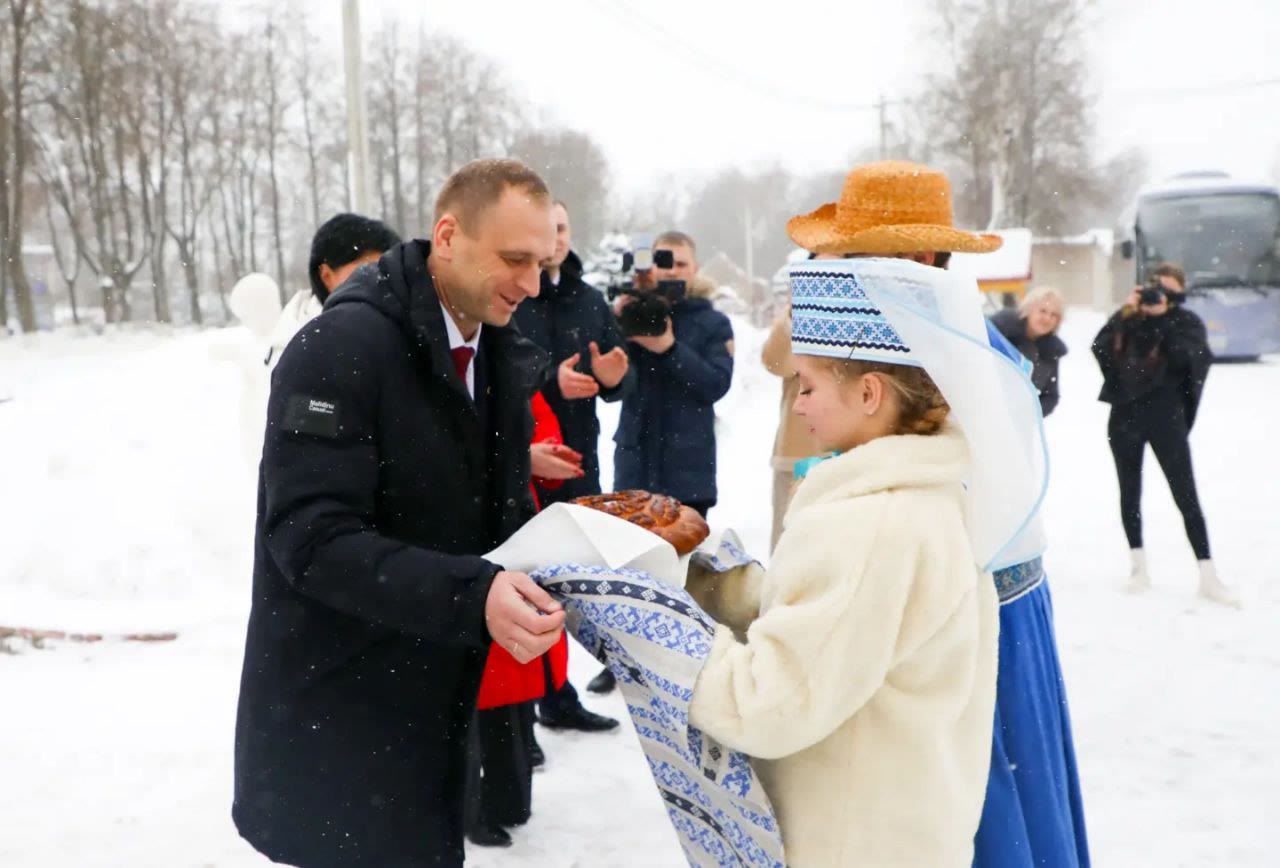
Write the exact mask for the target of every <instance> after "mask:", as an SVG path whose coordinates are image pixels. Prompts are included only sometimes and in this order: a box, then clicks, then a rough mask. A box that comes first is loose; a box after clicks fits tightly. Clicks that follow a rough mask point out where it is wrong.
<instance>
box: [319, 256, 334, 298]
mask: <svg viewBox="0 0 1280 868" xmlns="http://www.w3.org/2000/svg"><path fill="white" fill-rule="evenodd" d="M318 273H319V275H320V282H321V283H323V284H324V288H325V289H327V290H329V292H333V290H334V286H333V281H334V275H333V269H332V268H330V267H329V263H327V262H322V263H320V268H319V270H318Z"/></svg>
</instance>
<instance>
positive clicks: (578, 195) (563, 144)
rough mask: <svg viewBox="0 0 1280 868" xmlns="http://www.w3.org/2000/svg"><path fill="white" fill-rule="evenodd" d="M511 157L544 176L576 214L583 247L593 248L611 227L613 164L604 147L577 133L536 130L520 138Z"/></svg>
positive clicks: (514, 143) (513, 145)
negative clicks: (608, 221)
mask: <svg viewBox="0 0 1280 868" xmlns="http://www.w3.org/2000/svg"><path fill="white" fill-rule="evenodd" d="M511 154H512V156H514V157H516V158H517V159H520V160H522V161H524V162H525V163H526V164H527V165H529V166H530V167H532V168H533V169H535V170H536V171H537V172H538V173H539V174H541V175H542V178H543V180H545V181H546V182H547V184H548V185H549V186H550V187H551V191H552V193H553V194H554V195H555V196H556V197H557V198H559V199H561V200H563V201H564V203H565V205H566V206H567V207H568V209H569V212H570V214H572V217H573V225H574V234H575V235H576V236H577V237H578V239H579V244H581V245H582V246H583V248H584V249H588V248H590V247H593V246H594V245H595V244H596V242H597V241H599V240H600V237H601V236H602V235H603V234H604V232H605V230H606V228H607V227H606V226H605V207H606V204H607V198H608V195H609V161H608V159H607V158H606V157H605V155H604V150H603V149H602V148H601V147H600V145H599V144H598V143H597V142H596V141H595V140H594V139H592V138H591V137H590V136H588V135H587V134H586V133H580V132H577V131H576V130H569V129H534V130H527V131H525V132H523V133H521V134H520V135H518V136H516V139H515V141H514V142H513V144H512V147H511Z"/></svg>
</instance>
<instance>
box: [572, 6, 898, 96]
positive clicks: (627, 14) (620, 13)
mask: <svg viewBox="0 0 1280 868" xmlns="http://www.w3.org/2000/svg"><path fill="white" fill-rule="evenodd" d="M587 5H588V6H589V7H591V8H592V9H594V10H596V11H597V12H601V13H603V14H605V15H608V16H609V17H611V18H612V19H613V20H614V21H616V22H618V23H619V24H620V25H622V26H623V27H626V28H627V29H629V30H631V29H637V30H638V31H644V35H645V36H646V37H647V38H648V39H649V40H650V41H651V42H653V43H655V44H656V45H657V46H658V47H659V48H661V49H662V50H663V51H665V52H667V53H668V54H669V55H671V56H672V57H674V58H675V59H677V60H680V61H683V62H684V63H687V64H689V65H690V66H693V67H695V68H697V69H699V70H701V71H702V72H704V73H706V74H708V75H710V76H712V77H713V78H716V79H719V80H720V81H722V82H726V83H728V84H732V85H734V86H736V87H739V88H742V89H745V90H749V91H751V92H752V93H753V94H756V95H757V96H764V97H767V98H770V99H773V100H775V101H777V102H781V103H785V104H787V105H790V106H806V107H809V108H813V109H817V110H819V111H832V112H843V113H847V112H862V111H867V112H870V111H880V110H881V106H882V101H877V102H872V103H846V102H839V101H836V100H826V99H821V98H819V97H814V96H810V95H807V94H797V93H791V92H788V91H786V90H784V89H782V88H779V87H778V86H777V85H775V84H773V83H772V82H770V81H768V80H766V79H762V78H759V77H757V76H755V75H752V74H751V73H748V72H745V71H743V70H741V69H738V68H736V67H734V66H732V65H731V64H728V63H725V62H724V61H722V60H720V59H719V58H717V57H714V56H713V55H710V54H708V53H707V52H706V51H705V50H704V49H703V48H701V47H700V46H698V45H696V44H694V43H693V42H690V41H689V40H688V39H686V38H685V37H683V36H681V35H680V34H678V33H675V32H674V31H672V30H669V29H668V28H666V27H664V26H663V25H661V24H659V23H657V22H655V21H653V20H651V19H650V18H648V17H646V16H645V15H643V14H642V13H640V12H638V11H637V10H636V9H635V8H633V7H632V6H631V5H630V4H628V3H626V2H623V0H603V2H597V3H591V2H588V3H587ZM898 102H899V101H896V100H890V101H887V102H884V103H883V104H884V105H896V104H897V103H898Z"/></svg>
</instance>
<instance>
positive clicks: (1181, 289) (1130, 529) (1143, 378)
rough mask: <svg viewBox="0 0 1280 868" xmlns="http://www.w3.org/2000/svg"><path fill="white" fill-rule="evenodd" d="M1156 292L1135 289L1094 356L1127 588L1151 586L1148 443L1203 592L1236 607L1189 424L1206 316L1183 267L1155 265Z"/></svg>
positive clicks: (1205, 358) (1203, 355) (1199, 384)
mask: <svg viewBox="0 0 1280 868" xmlns="http://www.w3.org/2000/svg"><path fill="white" fill-rule="evenodd" d="M1155 277H1157V278H1158V279H1159V281H1160V287H1159V289H1158V290H1156V289H1152V290H1151V292H1152V294H1153V295H1155V296H1156V297H1155V298H1146V297H1144V292H1143V289H1142V288H1141V287H1139V288H1138V289H1135V290H1134V291H1133V293H1132V294H1131V295H1130V297H1129V300H1128V303H1127V304H1125V306H1124V307H1122V308H1121V309H1120V310H1119V311H1118V312H1117V313H1116V314H1115V315H1113V316H1112V317H1111V319H1110V320H1108V321H1107V324H1106V325H1104V326H1103V327H1102V330H1101V331H1100V332H1098V336H1097V337H1096V338H1094V341H1093V355H1094V358H1096V359H1097V360H1098V366H1099V367H1100V368H1101V369H1102V377H1103V385H1102V393H1101V394H1100V395H1099V400H1101V401H1105V402H1106V403H1108V404H1110V405H1111V418H1110V419H1109V420H1108V422H1107V439H1108V440H1109V441H1110V444H1111V454H1112V457H1113V458H1114V459H1115V464H1116V476H1117V479H1118V480H1119V483H1120V518H1121V521H1122V523H1123V524H1124V531H1125V537H1126V538H1127V539H1128V542H1129V549H1130V558H1131V561H1132V563H1131V568H1130V575H1129V590H1131V591H1134V592H1142V591H1145V590H1147V589H1148V588H1150V586H1151V578H1150V574H1149V573H1148V572H1147V559H1146V551H1145V549H1144V547H1143V541H1142V463H1143V455H1144V454H1145V452H1146V447H1147V445H1148V444H1150V445H1151V451H1152V452H1154V453H1155V456H1156V461H1157V462H1159V464H1160V468H1161V469H1162V470H1163V471H1164V475H1165V479H1166V480H1167V481H1168V483H1169V491H1170V493H1171V494H1172V495H1173V501H1174V503H1176V504H1177V506H1178V510H1179V512H1181V513H1182V520H1183V524H1184V526H1185V528H1186V532H1187V540H1188V541H1189V542H1190V543H1191V549H1192V551H1193V552H1194V553H1195V556H1196V560H1197V561H1198V562H1199V567H1200V595H1201V596H1202V597H1204V598H1205V599H1207V600H1210V601H1212V602H1215V603H1220V604H1222V605H1226V606H1238V605H1239V599H1238V598H1237V597H1236V595H1235V593H1234V592H1233V591H1232V590H1231V589H1230V588H1228V587H1227V586H1226V585H1224V584H1223V583H1222V581H1221V580H1220V579H1219V578H1218V573H1217V569H1216V568H1215V566H1214V563H1213V560H1212V556H1211V553H1210V550H1209V531H1208V528H1207V526H1206V523H1205V518H1204V512H1203V510H1202V509H1201V508H1200V497H1199V494H1198V493H1197V491H1196V478H1195V471H1194V470H1193V468H1192V464H1191V442H1190V435H1191V427H1192V425H1194V424H1195V421H1196V413H1197V412H1198V411H1199V409H1200V397H1201V395H1202V394H1203V393H1204V383H1205V380H1206V379H1207V378H1208V376H1209V365H1210V363H1211V355H1210V352H1209V341H1208V336H1207V333H1206V330H1205V325H1204V322H1203V321H1202V320H1201V319H1200V317H1198V316H1196V315H1195V313H1193V312H1192V311H1190V310H1187V308H1186V307H1185V306H1184V301H1185V298H1186V289H1185V278H1184V277H1183V273H1182V269H1181V268H1178V267H1177V266H1172V265H1163V266H1161V267H1159V268H1157V269H1156V270H1155Z"/></svg>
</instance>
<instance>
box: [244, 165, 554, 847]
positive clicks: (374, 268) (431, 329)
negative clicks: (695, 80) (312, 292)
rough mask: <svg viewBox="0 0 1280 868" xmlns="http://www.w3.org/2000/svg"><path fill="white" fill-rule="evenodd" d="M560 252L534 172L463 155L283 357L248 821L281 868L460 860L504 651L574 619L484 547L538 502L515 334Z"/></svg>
mask: <svg viewBox="0 0 1280 868" xmlns="http://www.w3.org/2000/svg"><path fill="white" fill-rule="evenodd" d="M554 245H555V229H554V225H553V222H552V219H551V197H550V195H549V194H548V192H547V188H546V185H545V184H544V183H543V182H542V180H541V179H540V178H539V177H538V176H537V175H536V174H535V173H534V172H532V171H531V170H529V169H528V168H526V167H525V166H523V165H521V164H520V163H516V162H513V161H509V160H483V161H478V162H475V163H471V164H469V165H467V166H464V167H463V168H462V169H460V170H459V171H458V172H457V173H456V174H455V175H454V176H452V177H451V178H450V179H449V180H448V181H447V182H446V183H445V186H444V189H443V190H442V191H441V193H440V196H439V199H438V200H437V204H436V221H435V227H434V230H433V232H432V235H431V240H430V241H429V242H428V241H411V242H408V243H406V244H401V245H398V246H396V247H393V248H392V249H391V250H389V251H388V252H387V253H386V254H384V255H383V256H382V257H381V259H379V260H378V261H377V262H376V263H374V264H370V265H365V266H363V267H362V268H360V269H358V270H357V271H356V272H355V273H354V274H353V275H352V276H351V277H350V279H349V280H348V281H347V282H346V283H345V285H344V287H343V290H342V292H340V293H335V294H334V295H332V296H331V297H330V298H329V299H328V301H327V302H326V304H325V310H324V312H323V313H321V314H320V315H319V316H318V317H316V318H315V319H314V320H312V321H311V322H310V323H309V324H308V325H307V327H306V328H305V329H304V330H303V332H302V333H301V334H299V335H298V337H297V338H295V339H294V340H293V341H292V342H291V343H290V344H289V346H288V347H287V348H286V349H285V351H284V355H283V356H282V358H281V359H280V364H279V366H278V367H277V368H276V371H275V375H274V379H273V384H272V392H271V403H270V406H269V408H268V421H267V432H266V440H265V444H264V450H263V458H262V465H261V471H260V477H259V483H258V521H257V531H256V541H255V557H254V577H253V579H254V581H253V608H252V611H251V613H250V616H249V628H248V638H247V641H246V645H245V658H244V671H243V675H242V680H241V688H240V708H239V715H238V719H237V722H236V774H235V803H234V805H233V809H232V813H233V816H234V818H235V821H236V825H237V827H238V828H239V830H240V833H241V834H242V835H244V837H245V838H246V839H247V840H248V841H249V842H250V843H251V844H253V846H254V847H256V848H257V849H258V850H260V851H261V852H262V853H264V854H266V855H267V856H269V857H270V858H272V859H273V860H275V861H279V862H285V863H287V864H290V865H296V866H301V868H314V866H338V865H342V866H349V865H378V866H382V865H406V866H407V865H432V866H460V865H461V864H462V860H463V843H462V841H463V806H464V793H465V784H466V771H467V769H466V753H467V738H468V728H469V726H470V723H471V720H472V717H473V714H474V711H475V701H476V694H477V691H478V689H479V684H480V677H481V673H482V671H483V668H484V661H485V656H486V653H487V651H488V648H489V644H490V642H491V641H496V642H498V643H500V644H501V645H502V646H503V647H505V648H506V649H507V650H508V651H510V652H511V653H512V654H513V655H514V656H515V657H516V658H517V659H518V660H520V661H521V662H527V661H530V660H533V659H535V658H537V657H538V656H540V655H541V654H542V653H543V652H545V651H546V650H548V649H549V648H551V646H552V645H554V644H555V642H556V641H557V639H558V638H559V637H560V635H561V632H562V630H563V625H564V613H563V612H562V611H561V610H560V607H559V606H558V605H557V604H556V603H555V602H554V601H552V599H551V598H550V597H549V596H547V594H546V593H545V592H543V591H542V590H541V589H540V588H539V587H538V586H537V585H536V584H534V583H533V581H532V580H531V579H530V578H529V577H528V576H526V575H524V574H522V573H515V572H509V571H505V570H503V568H502V566H501V565H499V564H494V563H490V562H489V561H487V560H485V559H484V558H483V557H481V555H482V554H483V553H484V552H487V551H490V550H491V549H493V548H494V547H496V545H497V544H498V543H499V542H500V541H502V540H503V539H505V538H506V537H507V536H509V535H510V534H511V533H512V532H514V531H515V530H516V529H517V528H519V527H520V526H521V525H522V524H523V523H524V522H525V521H526V520H527V518H528V517H529V516H530V515H531V514H532V511H533V504H532V499H531V497H530V494H529V481H530V479H529V450H528V444H529V442H530V439H531V437H532V433H533V430H532V429H533V423H532V418H531V417H530V415H529V409H528V408H529V401H530V399H531V398H532V396H533V393H534V390H535V388H536V387H537V386H538V385H539V384H540V383H541V382H542V371H543V370H544V369H545V366H546V364H547V359H546V358H545V356H544V355H543V354H542V352H541V351H540V350H538V349H537V348H536V347H535V346H534V345H532V344H530V343H529V342H528V341H525V340H524V339H523V338H521V337H520V336H519V335H518V333H517V332H516V331H515V330H514V329H511V328H508V327H507V325H508V323H509V322H510V320H511V315H512V313H513V312H514V311H515V309H516V307H517V306H518V305H519V304H520V302H521V301H523V300H524V299H526V298H528V297H531V296H534V295H536V294H537V293H538V289H539V278H540V267H539V263H540V262H541V261H542V260H544V259H547V258H548V257H550V256H551V254H552V251H553V248H554Z"/></svg>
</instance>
